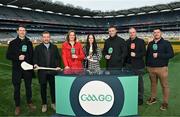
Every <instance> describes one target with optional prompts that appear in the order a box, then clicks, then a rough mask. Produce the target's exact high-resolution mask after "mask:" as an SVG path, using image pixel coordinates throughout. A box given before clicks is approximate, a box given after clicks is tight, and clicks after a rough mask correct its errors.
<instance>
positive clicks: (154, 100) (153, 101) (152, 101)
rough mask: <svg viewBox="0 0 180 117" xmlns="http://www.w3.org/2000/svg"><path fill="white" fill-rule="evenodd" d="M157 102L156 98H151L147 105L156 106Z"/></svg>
mask: <svg viewBox="0 0 180 117" xmlns="http://www.w3.org/2000/svg"><path fill="white" fill-rule="evenodd" d="M156 102H157V101H156V98H152V97H150V98H149V99H148V100H147V102H146V104H148V105H152V104H155V103H156Z"/></svg>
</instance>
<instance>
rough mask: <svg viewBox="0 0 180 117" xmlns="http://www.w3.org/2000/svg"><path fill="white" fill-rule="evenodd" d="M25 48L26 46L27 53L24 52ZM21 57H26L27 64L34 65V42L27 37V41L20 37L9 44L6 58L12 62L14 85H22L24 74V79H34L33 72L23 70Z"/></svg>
mask: <svg viewBox="0 0 180 117" xmlns="http://www.w3.org/2000/svg"><path fill="white" fill-rule="evenodd" d="M23 46H26V49H25V50H26V51H24V52H23V51H22V48H23ZM20 55H25V60H24V61H26V62H28V63H30V64H32V63H33V46H32V42H31V41H30V40H29V38H27V37H25V39H23V40H21V39H19V37H17V38H16V39H14V40H12V41H11V42H10V44H9V47H8V50H7V53H6V58H7V59H9V60H11V61H12V81H13V83H20V82H21V77H22V73H24V77H26V78H27V77H28V78H29V79H31V78H32V73H33V72H32V70H28V71H24V70H23V69H22V68H21V62H22V61H20V60H19V56H20Z"/></svg>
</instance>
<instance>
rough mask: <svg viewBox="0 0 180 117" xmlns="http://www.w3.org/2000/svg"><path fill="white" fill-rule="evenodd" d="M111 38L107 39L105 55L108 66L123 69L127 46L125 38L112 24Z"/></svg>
mask: <svg viewBox="0 0 180 117" xmlns="http://www.w3.org/2000/svg"><path fill="white" fill-rule="evenodd" d="M108 32H109V38H108V39H107V40H106V41H105V44H104V49H103V56H104V57H105V59H106V68H108V69H121V68H123V66H124V60H125V58H126V55H127V47H126V42H125V40H124V39H122V38H121V37H119V36H118V35H117V28H116V27H115V26H110V27H109V29H108Z"/></svg>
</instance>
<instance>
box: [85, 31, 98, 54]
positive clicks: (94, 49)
mask: <svg viewBox="0 0 180 117" xmlns="http://www.w3.org/2000/svg"><path fill="white" fill-rule="evenodd" d="M91 35H92V36H93V39H94V41H93V44H92V49H93V55H94V54H97V43H96V39H95V36H94V35H93V34H89V35H88V36H87V41H86V54H88V53H89V49H90V43H89V36H91Z"/></svg>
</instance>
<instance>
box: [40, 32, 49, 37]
mask: <svg viewBox="0 0 180 117" xmlns="http://www.w3.org/2000/svg"><path fill="white" fill-rule="evenodd" d="M43 34H49V35H50V33H49V32H48V31H44V32H42V34H41V35H42V36H43Z"/></svg>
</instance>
